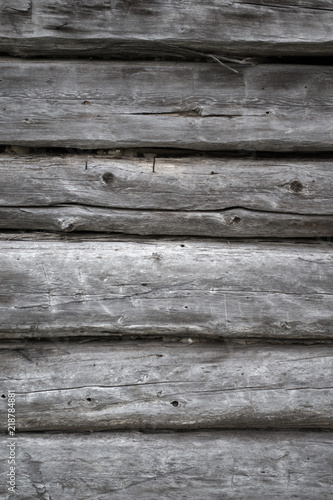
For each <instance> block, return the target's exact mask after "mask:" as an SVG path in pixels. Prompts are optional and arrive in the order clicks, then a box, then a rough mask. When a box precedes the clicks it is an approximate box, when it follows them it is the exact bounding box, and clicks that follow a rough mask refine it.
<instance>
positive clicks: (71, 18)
mask: <svg viewBox="0 0 333 500" xmlns="http://www.w3.org/2000/svg"><path fill="white" fill-rule="evenodd" d="M332 10H333V8H332V1H331V0H294V1H293V2H292V4H291V3H290V2H289V1H286V0H279V2H276V1H273V0H266V1H265V3H263V2H258V1H251V0H238V1H233V2H231V1H229V0H209V1H205V2H201V1H200V0H191V1H187V2H181V3H180V2H177V1H176V0H169V1H168V2H165V1H164V0H154V1H152V0H141V1H140V2H138V1H134V0H130V1H129V0H126V1H124V0H122V1H110V2H105V1H104V0H94V1H91V0H89V1H88V0H81V1H80V2H75V1H74V0H71V1H65V0H57V1H55V0H53V1H50V0H20V1H18V0H6V1H5V2H2V3H1V8H0V30H1V38H0V51H1V52H7V53H10V54H12V55H24V56H31V55H40V54H42V55H47V56H52V55H53V56H54V55H56V56H68V55H71V56H73V55H76V56H77V55H80V56H82V55H84V56H91V55H103V56H105V57H110V56H114V55H118V56H124V55H129V54H131V55H135V56H141V57H142V56H146V55H161V54H164V55H172V54H175V53H176V54H177V53H179V52H180V54H184V52H183V51H180V50H179V49H177V47H185V48H191V49H195V50H199V51H200V50H203V51H208V52H209V51H213V52H215V53H222V54H225V55H228V54H236V55H239V54H240V55H241V56H243V55H265V56H267V55H286V56H290V55H305V56H308V55H310V56H318V55H326V56H328V55H332V54H333V41H332V34H331V26H332V23H333V13H332ZM185 54H186V52H185Z"/></svg>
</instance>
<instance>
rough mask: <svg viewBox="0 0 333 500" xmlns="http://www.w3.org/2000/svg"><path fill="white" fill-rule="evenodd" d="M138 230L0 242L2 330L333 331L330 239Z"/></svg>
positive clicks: (298, 334)
mask: <svg viewBox="0 0 333 500" xmlns="http://www.w3.org/2000/svg"><path fill="white" fill-rule="evenodd" d="M8 237H9V238H10V236H8ZM132 239H133V241H126V240H125V241H121V239H119V241H117V240H116V239H113V240H110V241H100V242H99V241H89V240H87V241H83V242H81V243H78V242H75V240H66V239H64V241H32V242H29V241H1V243H0V260H1V268H0V317H1V324H0V332H1V336H2V337H3V338H5V337H6V338H8V337H21V336H29V337H40V336H47V337H52V336H62V335H89V334H97V335H108V334H109V333H120V334H143V335H181V336H186V335H203V336H208V337H212V336H213V337H214V336H216V337H261V336H262V337H279V338H293V337H295V338H314V337H318V338H319V337H320V338H330V337H332V334H333V323H332V310H333V307H332V306H333V294H332V283H333V259H332V244H331V243H327V244H320V243H318V244H317V245H311V244H309V245H308V244H306V243H300V244H297V243H290V244H289V243H288V244H284V243H281V242H278V243H267V244H265V243H230V242H225V241H221V240H220V241H219V240H216V241H207V240H198V241H186V240H174V241H168V240H165V241H164V240H146V239H145V240H143V239H140V238H139V239H138V240H135V239H134V237H132ZM69 241H71V243H70V244H69Z"/></svg>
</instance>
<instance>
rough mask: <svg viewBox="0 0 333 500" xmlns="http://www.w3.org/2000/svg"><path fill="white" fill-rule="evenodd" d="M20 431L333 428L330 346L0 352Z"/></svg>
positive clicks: (97, 345) (117, 346)
mask: <svg viewBox="0 0 333 500" xmlns="http://www.w3.org/2000/svg"><path fill="white" fill-rule="evenodd" d="M0 360H1V375H0V381H1V387H2V389H1V390H2V391H4V392H3V393H1V394H2V398H1V404H0V405H1V412H0V416H1V420H0V422H1V423H0V429H1V430H2V431H4V430H6V428H7V425H8V424H7V418H6V414H7V401H6V394H7V392H6V391H10V392H13V391H14V392H15V394H16V397H15V399H16V406H17V411H16V427H17V430H18V431H98V430H119V429H141V430H142V429H146V430H147V429H149V430H155V429H187V430H189V429H198V428H204V429H208V428H215V429H217V428H244V427H246V428H249V427H254V428H265V427H269V428H278V429H281V428H296V429H297V428H332V427H333V409H332V397H333V387H332V383H331V380H332V375H333V368H332V366H333V363H332V361H333V346H330V345H328V346H325V345H321V346H318V345H317V346H316V345H313V346H302V345H282V346H278V345H275V346H274V347H272V346H271V345H268V346H251V345H246V346H241V345H235V344H228V345H226V346H223V345H215V344H200V343H198V344H196V343H194V344H192V345H185V344H181V343H172V344H164V343H162V342H150V343H143V342H139V343H138V342H128V343H127V342H119V341H118V342H117V341H116V342H110V341H108V342H98V341H91V342H89V343H84V344H80V343H78V342H71V341H69V340H67V341H60V340H59V341H56V342H49V343H47V342H46V343H45V342H43V343H41V344H36V345H27V347H25V348H17V349H15V348H13V349H11V350H8V349H3V350H1V351H0Z"/></svg>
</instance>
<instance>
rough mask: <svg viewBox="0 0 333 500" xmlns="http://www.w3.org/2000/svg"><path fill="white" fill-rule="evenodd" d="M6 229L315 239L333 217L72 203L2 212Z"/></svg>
mask: <svg viewBox="0 0 333 500" xmlns="http://www.w3.org/2000/svg"><path fill="white" fill-rule="evenodd" d="M0 228H1V229H8V228H9V229H25V230H47V231H65V232H71V231H109V232H115V233H125V234H137V235H171V236H209V237H215V238H218V237H224V238H225V237H258V236H261V237H280V238H294V237H312V238H313V237H325V236H326V237H327V236H333V215H328V216H325V215H317V216H316V215H308V216H306V215H295V214H275V213H273V214H272V213H269V212H252V211H250V210H237V209H235V210H226V211H224V212H222V213H221V212H219V213H215V212H161V211H142V210H135V211H133V210H113V209H105V208H96V207H73V206H71V205H70V206H67V207H66V206H64V207H56V208H53V207H44V208H0Z"/></svg>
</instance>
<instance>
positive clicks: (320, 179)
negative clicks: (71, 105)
mask: <svg viewBox="0 0 333 500" xmlns="http://www.w3.org/2000/svg"><path fill="white" fill-rule="evenodd" d="M332 173H333V169H332V162H331V161H329V160H309V159H280V160H279V159H275V160H272V159H258V160H254V159H246V158H243V159H233V158H225V159H208V158H195V157H193V158H183V159H180V158H174V159H172V158H169V159H163V158H155V159H154V160H153V159H151V160H143V159H142V160H139V159H131V160H129V159H122V160H115V159H111V158H110V157H109V158H107V157H103V156H102V157H101V156H93V155H83V156H82V155H76V156H75V155H68V156H49V155H44V156H35V155H28V156H24V157H17V156H12V155H8V154H4V155H0V202H1V208H0V227H1V228H2V229H8V228H10V229H29V230H34V229H42V230H53V231H59V230H60V231H112V232H123V233H130V234H144V235H149V234H150V235H151V234H161V235H163V234H164V235H184V236H186V235H189V236H191V235H192V236H213V237H233V236H237V237H240V236H241V237H244V236H246V237H249V236H251V237H257V236H277V237H311V236H312V237H316V236H332V235H333V198H332V192H333V174H332ZM64 205H67V206H64ZM110 209H112V210H110Z"/></svg>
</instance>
